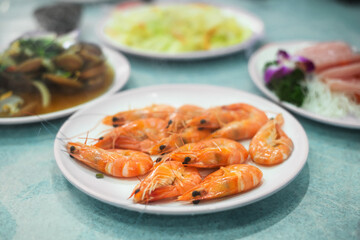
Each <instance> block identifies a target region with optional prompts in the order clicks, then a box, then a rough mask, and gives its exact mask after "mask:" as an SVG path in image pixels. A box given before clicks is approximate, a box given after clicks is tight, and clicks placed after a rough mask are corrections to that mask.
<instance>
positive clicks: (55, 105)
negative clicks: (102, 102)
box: [19, 66, 114, 115]
mask: <svg viewBox="0 0 360 240" xmlns="http://www.w3.org/2000/svg"><path fill="white" fill-rule="evenodd" d="M113 81H114V71H113V69H112V68H111V67H110V66H107V70H106V73H105V79H104V81H103V82H102V83H101V84H100V85H99V86H96V87H93V88H90V89H88V88H84V89H79V90H76V91H73V92H66V91H62V90H59V87H56V86H50V87H49V91H50V93H51V101H50V104H49V106H47V107H43V106H42V104H41V96H40V93H38V92H31V93H23V94H19V96H20V97H22V98H23V99H24V101H25V105H26V104H27V103H29V102H34V101H35V102H37V104H36V108H35V109H32V110H30V112H27V113H26V114H27V115H40V114H45V113H51V112H56V111H60V110H64V109H67V108H71V107H74V106H77V105H80V104H82V103H85V102H88V101H90V100H92V99H94V98H96V97H98V96H100V95H102V94H103V93H105V92H106V91H107V90H108V89H109V88H110V86H111V85H112V83H113Z"/></svg>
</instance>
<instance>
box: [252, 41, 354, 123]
mask: <svg viewBox="0 0 360 240" xmlns="http://www.w3.org/2000/svg"><path fill="white" fill-rule="evenodd" d="M314 43H315V42H307V41H295V42H279V43H271V44H267V45H265V46H263V47H262V48H260V49H258V50H257V51H256V52H255V53H254V54H253V55H252V56H251V58H250V60H249V65H248V70H249V74H250V76H251V79H252V80H253V82H254V83H255V85H256V86H257V87H258V88H259V89H260V91H261V92H263V93H264V94H265V95H266V96H267V97H268V98H270V99H271V100H273V101H274V102H276V103H278V104H280V105H282V106H284V107H285V108H287V109H289V110H291V111H293V112H295V113H297V114H300V115H301V116H303V117H306V118H309V119H312V120H315V121H318V122H321V123H326V124H330V125H334V126H339V127H346V128H355V129H360V120H359V119H357V118H355V117H352V116H348V117H343V118H331V117H326V116H322V115H319V114H317V113H314V112H310V111H308V110H305V109H303V108H299V107H297V106H295V105H293V104H291V103H287V102H282V101H280V100H279V98H278V97H277V96H276V95H275V94H274V93H273V92H272V91H270V90H269V89H268V88H267V87H266V85H265V82H264V78H263V68H264V65H265V63H266V62H269V61H273V60H274V59H275V58H276V53H277V51H278V50H279V49H284V50H286V51H287V52H289V53H290V54H292V53H295V52H296V51H297V50H300V49H302V48H305V47H308V46H311V45H313V44H314Z"/></svg>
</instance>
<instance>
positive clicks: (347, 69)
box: [319, 62, 360, 80]
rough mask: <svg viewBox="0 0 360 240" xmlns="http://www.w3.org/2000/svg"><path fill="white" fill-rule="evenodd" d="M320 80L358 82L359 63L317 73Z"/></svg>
mask: <svg viewBox="0 0 360 240" xmlns="http://www.w3.org/2000/svg"><path fill="white" fill-rule="evenodd" d="M319 74H320V77H321V78H341V79H345V78H354V77H355V78H356V77H359V80H360V62H356V63H351V64H348V65H345V66H339V67H332V68H329V69H326V70H324V71H322V72H320V73H319Z"/></svg>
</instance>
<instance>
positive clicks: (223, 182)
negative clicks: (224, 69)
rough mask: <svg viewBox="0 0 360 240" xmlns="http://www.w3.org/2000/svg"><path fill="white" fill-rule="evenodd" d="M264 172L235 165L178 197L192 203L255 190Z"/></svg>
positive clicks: (214, 174)
mask: <svg viewBox="0 0 360 240" xmlns="http://www.w3.org/2000/svg"><path fill="white" fill-rule="evenodd" d="M262 175H263V174H262V172H261V170H260V169H258V168H257V167H254V166H251V165H247V164H234V165H229V166H226V167H221V168H220V169H219V170H217V171H215V172H213V173H211V174H210V175H208V176H206V177H205V178H204V179H203V181H202V182H201V183H200V184H199V185H197V186H195V187H194V188H191V189H190V190H188V191H187V192H186V193H184V194H183V195H181V196H180V197H178V200H179V201H192V202H193V203H194V204H197V203H199V201H200V200H208V199H214V198H221V197H225V196H229V195H233V194H237V193H240V192H245V191H248V190H250V189H253V188H255V187H256V186H257V185H259V183H260V182H261V178H262Z"/></svg>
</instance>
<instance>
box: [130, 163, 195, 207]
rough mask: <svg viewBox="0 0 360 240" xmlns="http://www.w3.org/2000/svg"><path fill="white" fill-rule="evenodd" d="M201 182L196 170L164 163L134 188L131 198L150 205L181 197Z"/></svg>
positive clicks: (178, 164)
mask: <svg viewBox="0 0 360 240" xmlns="http://www.w3.org/2000/svg"><path fill="white" fill-rule="evenodd" d="M200 182H201V176H200V174H199V172H198V170H197V169H196V168H190V167H184V166H183V165H182V164H181V163H180V162H172V161H169V162H163V163H161V164H159V165H158V166H157V167H156V168H155V169H154V170H153V171H152V172H151V173H150V174H149V175H148V176H146V178H145V179H144V180H143V181H142V182H140V183H139V184H138V185H137V186H136V187H135V188H134V191H133V192H132V194H131V196H134V202H136V203H148V202H152V201H156V200H160V199H165V198H171V197H177V196H180V195H181V194H183V193H184V192H186V191H187V190H188V189H190V188H192V187H194V186H196V185H197V184H198V183H200ZM131 196H130V197H131Z"/></svg>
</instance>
